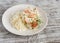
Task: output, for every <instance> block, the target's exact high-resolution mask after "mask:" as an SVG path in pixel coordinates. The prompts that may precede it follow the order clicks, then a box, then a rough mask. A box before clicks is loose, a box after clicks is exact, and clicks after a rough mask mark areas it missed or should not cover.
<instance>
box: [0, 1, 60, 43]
mask: <svg viewBox="0 0 60 43" xmlns="http://www.w3.org/2000/svg"><path fill="white" fill-rule="evenodd" d="M18 4H33V5H36V6H38V7H41V8H42V9H43V10H45V11H46V12H47V13H48V14H47V15H48V25H47V27H46V28H45V29H44V30H43V31H42V32H41V33H38V34H36V35H33V36H17V35H14V34H12V33H10V32H8V31H7V30H6V29H5V28H4V26H3V25H2V15H3V13H4V12H5V11H6V10H7V9H8V8H9V7H11V6H14V5H18ZM0 43H60V0H0Z"/></svg>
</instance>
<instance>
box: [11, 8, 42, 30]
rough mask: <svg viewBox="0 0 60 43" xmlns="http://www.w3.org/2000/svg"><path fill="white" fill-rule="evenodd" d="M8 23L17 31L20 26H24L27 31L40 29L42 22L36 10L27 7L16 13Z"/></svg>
mask: <svg viewBox="0 0 60 43" xmlns="http://www.w3.org/2000/svg"><path fill="white" fill-rule="evenodd" d="M10 22H11V24H12V25H13V26H14V27H15V28H16V29H18V30H19V29H20V28H21V24H24V26H25V27H26V28H27V29H35V28H37V27H40V24H41V23H42V20H41V17H40V13H39V11H38V9H37V8H31V7H27V8H25V9H23V11H20V12H16V14H14V15H13V16H12V17H11V19H10Z"/></svg>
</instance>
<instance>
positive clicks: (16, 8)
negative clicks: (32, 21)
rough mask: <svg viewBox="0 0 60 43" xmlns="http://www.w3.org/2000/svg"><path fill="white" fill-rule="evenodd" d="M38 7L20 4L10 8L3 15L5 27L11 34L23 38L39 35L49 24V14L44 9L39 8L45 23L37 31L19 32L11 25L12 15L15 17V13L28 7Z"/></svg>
mask: <svg viewBox="0 0 60 43" xmlns="http://www.w3.org/2000/svg"><path fill="white" fill-rule="evenodd" d="M28 6H29V7H36V6H34V5H28V4H20V5H16V6H13V7H11V8H9V9H8V10H6V11H5V13H4V14H3V17H2V23H3V25H4V27H5V28H6V29H7V30H8V31H9V32H11V33H13V34H16V35H23V36H27V35H34V34H37V33H39V32H41V31H42V30H43V29H44V28H45V27H46V26H47V23H48V19H47V13H45V12H44V11H43V10H42V9H40V8H39V11H40V13H41V16H42V19H43V23H42V25H41V26H40V28H39V29H37V30H26V31H18V30H16V29H14V28H13V27H12V26H11V24H10V23H9V18H10V16H11V15H13V13H15V12H17V11H20V10H22V9H25V8H26V7H28Z"/></svg>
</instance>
